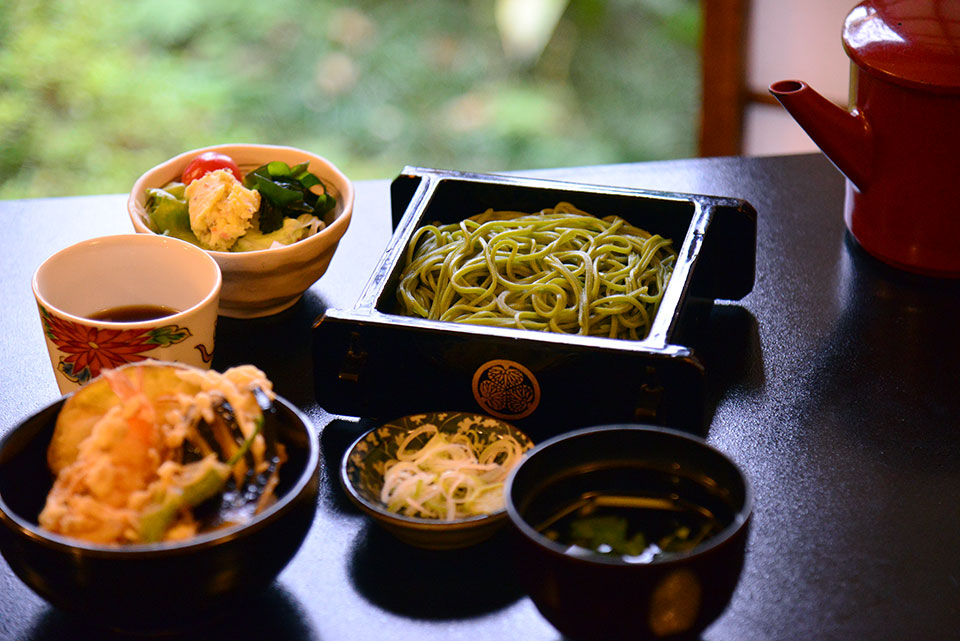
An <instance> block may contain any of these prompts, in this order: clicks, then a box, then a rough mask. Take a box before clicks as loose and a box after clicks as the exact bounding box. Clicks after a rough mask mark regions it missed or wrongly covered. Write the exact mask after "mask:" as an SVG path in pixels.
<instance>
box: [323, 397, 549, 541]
mask: <svg viewBox="0 0 960 641" xmlns="http://www.w3.org/2000/svg"><path fill="white" fill-rule="evenodd" d="M428 424H433V425H436V426H437V429H438V430H439V432H441V433H443V434H446V435H454V434H457V433H458V432H463V431H465V430H472V431H473V432H474V433H475V434H476V435H477V437H478V441H479V443H481V444H483V445H488V444H490V443H493V442H494V441H497V440H499V439H502V438H505V437H511V436H512V437H513V438H514V439H516V440H517V441H518V442H519V444H520V447H521V450H522V451H524V452H526V451H527V450H529V449H531V448H532V447H533V442H532V441H531V440H530V439H529V437H527V435H526V434H524V433H523V432H521V431H520V430H518V429H517V428H516V427H514V426H513V425H511V424H510V423H507V422H504V421H501V420H500V419H496V418H493V417H490V416H486V415H483V414H475V413H471V412H430V413H425V414H414V415H411V416H406V417H403V418H400V419H397V420H395V421H391V422H389V423H385V424H384V425H381V426H379V427H375V428H373V429H372V430H370V431H368V432H367V433H366V434H364V435H363V436H361V437H360V438H359V439H357V440H356V441H355V442H354V443H353V445H351V446H350V447H349V448H348V449H347V452H346V454H345V455H344V457H343V462H342V464H341V466H340V481H341V483H342V485H343V487H344V489H345V490H346V492H347V496H348V497H350V500H351V501H353V503H354V504H355V505H356V506H357V507H358V508H360V510H361V511H363V512H364V513H365V514H367V515H368V516H370V517H372V518H373V519H374V520H375V521H376V522H377V523H379V524H380V525H381V526H382V527H383V528H384V529H386V530H387V531H388V532H390V533H392V534H393V535H394V536H396V537H397V538H398V539H400V540H401V541H404V542H406V543H409V544H411V545H414V546H417V547H421V548H428V549H437V550H439V549H451V548H461V547H467V546H469V545H473V544H476V543H479V542H481V541H483V540H485V539H487V538H489V537H490V536H492V535H493V534H494V533H495V532H496V531H497V530H498V529H499V528H501V527H502V526H503V525H504V524H505V523H506V520H507V515H506V512H505V510H504V509H503V508H501V509H499V510H497V511H495V512H492V513H489V514H484V515H480V516H471V517H467V518H460V519H454V520H450V521H446V520H440V519H432V518H420V517H413V516H405V515H401V514H397V513H394V512H391V511H389V510H388V509H387V506H386V505H385V504H384V503H383V502H382V501H381V500H380V492H381V490H382V488H383V484H384V467H385V465H386V463H387V461H389V460H391V459H394V458H396V454H397V450H398V447H399V445H400V444H401V443H402V442H403V441H404V439H405V438H406V437H407V435H408V434H409V433H410V432H411V431H412V430H415V429H417V428H419V427H422V426H424V425H428ZM481 449H482V448H481Z"/></svg>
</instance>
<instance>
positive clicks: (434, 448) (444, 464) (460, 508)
mask: <svg viewBox="0 0 960 641" xmlns="http://www.w3.org/2000/svg"><path fill="white" fill-rule="evenodd" d="M424 438H426V439H427V441H426V443H424V444H423V446H422V447H416V445H415V443H419V442H422V441H423V439H424ZM521 456H523V447H522V446H521V444H520V442H519V441H517V439H516V438H514V437H513V436H510V435H507V434H504V435H499V438H497V439H496V440H494V441H493V442H491V443H489V444H487V443H486V442H484V439H483V438H482V437H481V435H480V434H479V433H478V432H477V430H476V429H475V428H470V429H464V430H461V431H459V432H458V433H456V434H446V433H444V432H441V431H440V430H439V429H437V426H436V425H433V424H431V423H427V424H425V425H422V426H421V427H418V428H416V429H414V430H411V431H410V433H409V434H407V436H406V438H404V439H403V440H402V441H401V443H400V445H399V447H398V448H397V453H396V458H394V459H391V460H390V461H387V463H386V466H385V468H384V470H385V471H384V475H383V489H382V490H381V491H380V500H381V501H382V502H383V503H384V504H385V505H386V506H387V509H388V510H390V511H391V512H396V513H398V514H403V515H405V516H417V517H421V518H429V519H442V520H445V521H452V520H454V519H459V518H464V517H468V516H477V515H481V514H490V513H491V512H496V511H497V510H500V509H502V508H503V506H504V498H503V484H504V481H506V478H507V475H508V474H509V473H510V470H511V469H513V467H514V466H515V465H516V464H517V463H518V462H519V461H520V458H521Z"/></svg>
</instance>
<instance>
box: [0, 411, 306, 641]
mask: <svg viewBox="0 0 960 641" xmlns="http://www.w3.org/2000/svg"><path fill="white" fill-rule="evenodd" d="M64 401H65V398H62V399H60V400H58V401H56V402H54V403H52V404H51V405H49V406H47V407H46V408H44V409H42V410H40V411H39V412H37V413H36V414H34V415H33V416H31V417H29V418H27V419H25V420H24V421H22V422H21V423H19V424H18V425H16V426H15V427H13V428H12V429H11V431H10V432H8V433H7V435H6V436H5V437H4V438H3V439H2V440H0V554H2V555H3V557H4V558H5V559H6V561H7V563H8V564H9V565H10V568H11V569H12V570H13V572H14V573H15V574H16V575H17V576H18V577H19V578H20V580H22V581H23V582H24V583H25V584H26V585H27V586H28V587H30V588H31V589H32V590H33V591H34V592H36V593H37V594H38V595H40V596H41V597H43V598H44V599H46V600H47V601H49V602H50V603H51V604H53V605H54V606H56V607H58V608H60V609H62V610H65V611H68V612H71V613H74V614H77V615H81V616H82V617H83V618H84V619H85V620H88V621H91V622H94V623H95V624H98V625H101V626H104V627H108V628H111V629H114V630H123V631H133V632H161V631H173V630H179V629H182V628H184V627H186V626H189V625H191V624H193V623H196V622H198V621H199V620H201V619H205V618H213V617H215V616H217V615H218V614H221V613H224V612H226V610H227V609H228V608H229V607H230V606H232V605H235V604H237V603H238V602H240V601H241V600H243V599H245V598H249V597H251V596H252V595H254V594H257V593H259V592H260V591H261V590H262V589H263V588H265V587H266V586H268V585H269V584H270V583H271V582H272V581H273V580H274V579H275V578H276V576H277V575H278V574H279V573H280V571H281V570H283V568H284V567H285V566H286V565H287V563H288V562H289V561H290V560H291V559H292V558H293V556H294V554H296V552H297V550H298V549H299V548H300V546H301V544H302V543H303V540H304V538H305V537H306V534H307V532H308V531H309V529H310V526H311V523H312V522H313V518H314V514H315V512H316V505H317V494H318V489H319V466H320V452H319V442H318V439H317V437H316V434H315V433H314V430H313V428H312V426H311V425H310V423H309V421H308V420H307V419H306V417H304V416H303V415H302V414H301V413H300V412H299V411H298V410H297V409H296V408H295V407H293V406H292V405H291V404H290V403H288V402H287V401H285V400H283V399H281V398H277V399H275V401H274V405H275V407H276V409H277V412H276V415H275V416H276V418H277V420H278V428H279V439H280V440H281V441H282V442H283V443H284V445H285V446H286V449H287V456H288V459H287V461H286V463H284V465H283V467H281V471H280V483H279V485H278V487H277V490H276V496H277V501H276V502H275V503H274V504H273V505H271V506H270V507H268V508H267V509H265V510H263V511H262V512H261V513H260V514H258V515H257V516H256V517H254V518H253V519H252V520H250V521H249V522H247V523H245V524H242V525H238V526H232V527H229V528H223V529H220V530H216V531H214V532H209V533H202V534H199V535H197V536H196V537H193V538H191V539H189V540H186V541H182V542H166V543H153V544H137V545H125V546H120V545H115V546H110V545H98V544H92V543H85V542H83V541H80V540H77V539H71V538H67V537H62V536H58V535H55V534H51V533H49V532H47V531H45V530H43V529H41V528H40V527H39V526H38V525H37V516H38V515H39V513H40V511H41V509H42V508H43V505H44V502H45V499H46V495H47V493H48V492H49V490H50V487H51V486H52V483H53V477H52V475H51V473H50V471H49V469H48V467H47V462H46V452H47V446H48V444H49V443H50V439H51V436H52V434H53V429H54V425H55V422H56V417H57V414H58V413H59V412H60V408H61V407H62V405H63V403H64Z"/></svg>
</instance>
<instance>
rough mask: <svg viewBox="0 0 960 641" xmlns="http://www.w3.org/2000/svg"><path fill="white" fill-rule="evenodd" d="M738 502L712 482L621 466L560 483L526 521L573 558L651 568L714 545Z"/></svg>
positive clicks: (545, 491) (531, 507)
mask: <svg viewBox="0 0 960 641" xmlns="http://www.w3.org/2000/svg"><path fill="white" fill-rule="evenodd" d="M731 502H732V501H731V499H730V498H729V497H728V496H727V495H726V493H725V491H724V490H721V489H720V488H718V487H716V486H715V485H714V484H713V483H712V482H711V481H710V480H709V479H702V480H697V479H694V478H690V477H688V476H683V475H681V474H678V473H675V472H673V471H667V470H658V469H650V468H643V467H635V466H617V467H607V468H601V469H594V470H588V471H581V472H580V473H578V474H575V475H570V476H565V477H560V478H558V479H553V480H552V481H550V482H548V483H547V485H546V486H545V487H543V488H542V491H540V492H539V493H538V494H537V496H536V497H535V498H534V499H533V500H532V501H531V502H530V503H529V504H528V506H527V508H526V510H525V511H524V519H525V520H526V521H527V523H529V524H531V525H532V526H533V527H534V528H535V529H536V530H537V531H538V532H540V533H541V534H543V535H544V536H545V537H546V538H548V539H550V540H552V541H554V542H556V543H558V544H560V545H561V546H563V547H564V548H565V551H566V553H567V554H571V555H574V556H591V555H603V556H606V557H619V558H621V559H622V560H624V561H626V562H628V563H649V562H651V561H656V560H660V559H666V558H669V557H670V556H672V555H676V554H682V553H684V552H688V551H690V550H693V549H694V548H696V547H697V546H698V545H700V544H702V543H704V542H706V541H709V540H710V538H711V537H713V536H714V535H716V534H717V533H719V532H720V531H722V530H723V529H724V528H726V527H727V526H728V525H730V524H731V523H733V520H734V518H735V510H734V508H733V507H731Z"/></svg>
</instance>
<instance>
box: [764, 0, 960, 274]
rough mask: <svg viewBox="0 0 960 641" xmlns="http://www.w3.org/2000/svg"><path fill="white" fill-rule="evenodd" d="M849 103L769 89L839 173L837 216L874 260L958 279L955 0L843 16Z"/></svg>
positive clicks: (959, 74) (872, 1) (958, 38)
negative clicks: (841, 191)
mask: <svg viewBox="0 0 960 641" xmlns="http://www.w3.org/2000/svg"><path fill="white" fill-rule="evenodd" d="M843 47H844V49H845V50H846V52H847V55H848V56H849V57H850V60H851V65H850V103H851V105H850V109H849V110H846V109H842V108H840V107H838V106H836V105H835V104H833V103H832V102H830V101H828V100H827V99H826V98H824V97H823V96H821V95H820V94H818V93H817V92H816V91H814V90H813V89H811V88H810V87H808V86H807V85H806V84H805V83H803V82H801V81H799V80H781V81H780V82H776V83H774V84H772V85H771V86H770V92H771V93H772V94H773V95H774V96H775V97H776V98H777V100H779V101H780V103H781V104H782V105H783V106H784V107H785V108H786V109H787V111H789V112H790V114H791V115H792V116H793V118H794V119H795V120H796V121H797V123H798V124H799V125H800V126H801V127H803V129H804V130H805V131H806V132H807V133H808V134H809V135H810V137H811V138H812V139H813V141H814V142H815V143H816V144H817V145H818V146H819V147H820V149H821V150H822V151H823V153H824V154H826V156H827V157H828V158H829V159H830V160H831V161H832V162H833V164H834V165H836V167H837V168H838V169H839V170H840V171H841V172H843V174H844V175H845V176H846V177H847V194H846V202H845V206H844V219H845V221H846V224H847V227H848V228H849V229H850V232H851V233H852V234H853V236H854V238H856V239H857V241H858V242H859V243H860V244H861V245H862V246H863V248H864V249H866V250H867V251H868V252H870V253H871V254H873V255H874V256H876V257H877V258H879V259H881V260H883V261H885V262H887V263H889V264H891V265H894V266H896V267H899V268H902V269H906V270H909V271H912V272H917V273H921V274H928V275H932V276H943V277H953V278H960V0H867V1H866V2H861V3H860V4H859V5H857V6H856V7H854V9H853V10H852V11H851V12H850V14H849V15H848V16H847V18H846V21H845V22H844V25H843Z"/></svg>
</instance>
